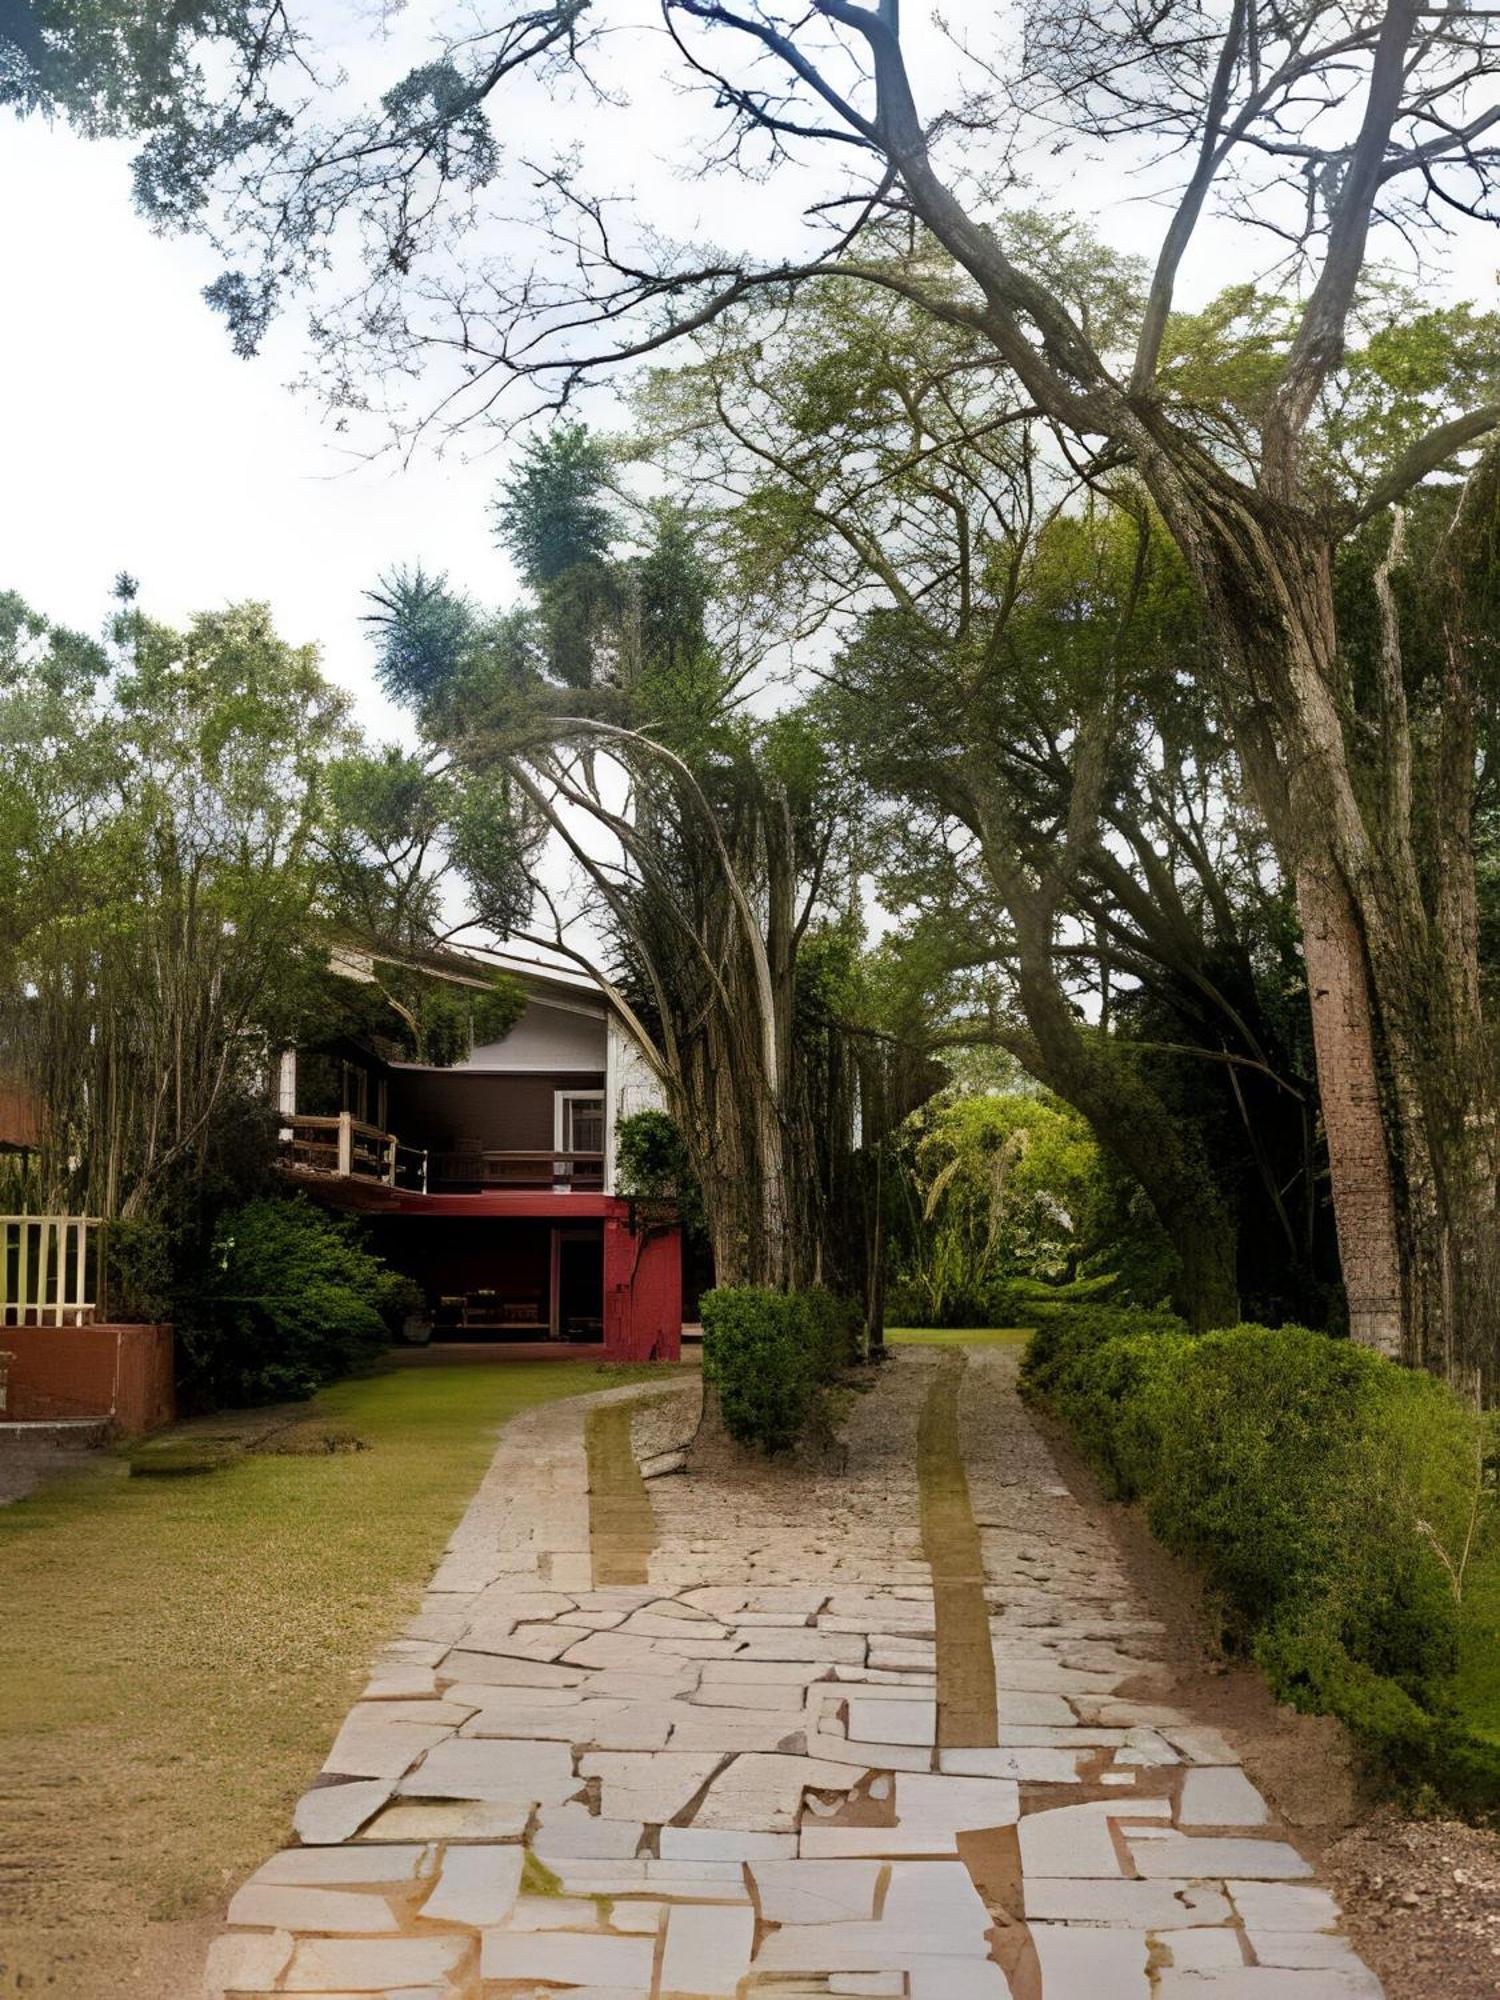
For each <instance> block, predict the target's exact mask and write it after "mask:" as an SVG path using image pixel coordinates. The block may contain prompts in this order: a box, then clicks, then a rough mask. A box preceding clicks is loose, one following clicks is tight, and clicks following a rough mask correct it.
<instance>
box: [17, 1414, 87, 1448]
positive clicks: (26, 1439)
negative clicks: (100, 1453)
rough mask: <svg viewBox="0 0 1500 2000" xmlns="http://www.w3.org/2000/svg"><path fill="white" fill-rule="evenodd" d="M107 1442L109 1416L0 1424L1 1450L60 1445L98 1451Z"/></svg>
mask: <svg viewBox="0 0 1500 2000" xmlns="http://www.w3.org/2000/svg"><path fill="white" fill-rule="evenodd" d="M108 1440H109V1418H108V1417H37V1418H35V1419H33V1420H32V1421H30V1422H27V1423H0V1451H3V1450H4V1449H5V1448H6V1446H7V1445H36V1444H50V1445H61V1446H65V1447H66V1448H67V1449H69V1450H72V1451H97V1450H98V1448H99V1447H100V1445H102V1444H106V1443H107V1442H108Z"/></svg>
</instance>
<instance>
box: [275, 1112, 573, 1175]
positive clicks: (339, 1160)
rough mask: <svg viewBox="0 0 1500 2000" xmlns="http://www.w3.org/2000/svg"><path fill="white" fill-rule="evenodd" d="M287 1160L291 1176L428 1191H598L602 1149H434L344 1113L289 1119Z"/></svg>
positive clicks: (284, 1156) (285, 1137) (285, 1146)
mask: <svg viewBox="0 0 1500 2000" xmlns="http://www.w3.org/2000/svg"><path fill="white" fill-rule="evenodd" d="M281 1163H282V1165H283V1166H284V1167H286V1168H288V1169H289V1170H290V1171H291V1172H292V1173H297V1174H316V1175H320V1176H327V1177H328V1178H330V1179H340V1180H357V1181H383V1182H384V1183H385V1185H386V1186H387V1187H396V1188H408V1189H413V1190H416V1191H418V1192H420V1193H422V1194H429V1193H432V1192H434V1191H435V1190H436V1189H439V1188H447V1189H451V1190H458V1189H463V1188H478V1189H484V1190H487V1189H490V1188H517V1189H520V1188H535V1189H551V1190H552V1191H554V1192H557V1193H567V1192H571V1191H573V1190H576V1191H577V1192H578V1193H580V1194H598V1193H600V1192H601V1191H602V1190H603V1187H604V1155H603V1153H602V1152H584V1153H579V1152H562V1151H559V1150H555V1149H548V1150H547V1151H536V1150H530V1151H518V1150H515V1149H509V1148H504V1147H497V1148H488V1147H487V1148H483V1149H480V1148H477V1147H476V1148H472V1149H468V1150H464V1151H457V1152H443V1153H428V1152H427V1151H426V1150H425V1149H424V1148H422V1147H418V1146H404V1145H402V1143H401V1142H400V1140H399V1139H398V1138H397V1137H396V1135H395V1133H394V1132H382V1131H381V1129H380V1127H379V1126H378V1125H367V1124H365V1123H364V1121H363V1120H362V1119H359V1118H355V1117H353V1116H352V1115H351V1113H349V1112H347V1111H344V1112H341V1113H339V1114H338V1115H337V1116H336V1117H331V1118H314V1117H302V1116H300V1115H299V1116H297V1117H293V1118H289V1119H288V1120H287V1121H286V1123H285V1124H284V1125H283V1127H282V1145H281Z"/></svg>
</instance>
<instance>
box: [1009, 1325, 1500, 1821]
mask: <svg viewBox="0 0 1500 2000" xmlns="http://www.w3.org/2000/svg"><path fill="white" fill-rule="evenodd" d="M1022 1384H1023V1388H1024V1389H1025V1391H1026V1393H1027V1394H1028V1395H1029V1396H1030V1397H1031V1398H1032V1399H1033V1400H1034V1401H1036V1402H1038V1403H1040V1404H1042V1405H1043V1406H1045V1407H1046V1408H1047V1409H1049V1410H1051V1411H1052V1412H1053V1413H1054V1414H1055V1415H1056V1416H1058V1417H1059V1418H1061V1420H1062V1421H1063V1422H1064V1423H1065V1424H1066V1425H1067V1426H1068V1428H1069V1430H1070V1431H1071V1432H1072V1434H1073V1436H1074V1437H1075V1438H1076V1440H1077V1442H1078V1444H1079V1445H1080V1447H1081V1448H1082V1450H1083V1451H1084V1453H1085V1455H1086V1456H1087V1457H1088V1458H1089V1460H1090V1461H1091V1462H1092V1464H1093V1465H1094V1466H1095V1468H1096V1469H1097V1471H1098V1472H1099V1474H1100V1476H1101V1478H1102V1480H1103V1481H1104V1483H1105V1485H1106V1487H1107V1489H1108V1490H1109V1491H1111V1492H1112V1493H1113V1494H1115V1495H1116V1496H1118V1497H1119V1498H1121V1499H1126V1500H1133V1499H1140V1500H1142V1501H1143V1502H1144V1504H1145V1510H1146V1516H1147V1519H1148V1521H1149V1522H1150V1525H1151V1528H1152V1530H1153V1531H1154V1533H1155V1534H1156V1535H1157V1536H1158V1537H1159V1538H1160V1540H1161V1541H1162V1542H1164V1543H1165V1544H1166V1546H1167V1547H1168V1548H1170V1549H1172V1550H1174V1551H1176V1552H1177V1553H1178V1554H1180V1555H1183V1556H1185V1557H1187V1558H1188V1559H1189V1560H1191V1561H1192V1562H1193V1563H1194V1564H1196V1565H1197V1566H1198V1568H1199V1569H1200V1570H1201V1572H1202V1574H1203V1576H1204V1578H1205V1580H1206V1582H1207V1584H1208V1585H1209V1587H1210V1589H1211V1590H1212V1591H1213V1592H1214V1593H1215V1596H1216V1598H1217V1599H1218V1600H1219V1601H1220V1602H1221V1603H1222V1605H1223V1606H1224V1609H1225V1614H1226V1619H1227V1622H1228V1626H1229V1633H1230V1637H1231V1639H1232V1640H1234V1641H1237V1642H1238V1643H1239V1644H1241V1645H1242V1646H1243V1647H1244V1649H1245V1650H1247V1651H1249V1652H1250V1653H1252V1654H1253V1656H1254V1657H1255V1659H1256V1660H1257V1661H1258V1662H1259V1663H1260V1665H1261V1667H1262V1668H1263V1669H1264V1670H1265V1672H1266V1674H1267V1676H1268V1678H1269V1680H1270V1683H1271V1686H1272V1689H1273V1691H1274V1692H1275V1694H1276V1695H1277V1697H1278V1698H1279V1699H1281V1700H1283V1701H1287V1702H1290V1703H1292V1704H1294V1705H1295V1706H1296V1707H1298V1708H1303V1709H1309V1710H1312V1711H1315V1712H1318V1713H1324V1714H1333V1715H1336V1716H1338V1717H1339V1718H1340V1719H1341V1720H1342V1721H1343V1722H1344V1723H1346V1724H1347V1725H1348V1727H1349V1728H1350V1729H1351V1730H1352V1731H1353V1733H1354V1734H1355V1736H1356V1737H1357V1738H1358V1739H1359V1740H1360V1742H1361V1743H1362V1744H1363V1745H1364V1746H1365V1748H1366V1749H1367V1750H1368V1751H1369V1752H1370V1753H1371V1755H1372V1756H1373V1757H1374V1758H1375V1759H1376V1760H1377V1762H1378V1763H1379V1764H1380V1765H1381V1766H1382V1767H1383V1768H1384V1772H1385V1774H1386V1776H1387V1777H1388V1778H1390V1779H1394V1780H1395V1781H1397V1782H1398V1783H1400V1784H1402V1785H1404V1786H1407V1787H1411V1786H1417V1787H1421V1788H1426V1789H1428V1790H1430V1791H1431V1792H1432V1793H1435V1794H1437V1795H1438V1796H1439V1797H1440V1798H1442V1799H1443V1800H1444V1801H1445V1802H1446V1803H1448V1804H1449V1805H1451V1806H1453V1807H1456V1808H1457V1809H1459V1810H1461V1811H1464V1812H1468V1813H1471V1814H1478V1815H1488V1814H1493V1813H1496V1812H1497V1811H1500V1748H1497V1746H1495V1745H1494V1744H1493V1743H1492V1742H1489V1741H1487V1740H1485V1739H1482V1738H1479V1737H1476V1736H1474V1735H1473V1734H1471V1733H1470V1732H1468V1731H1467V1730H1466V1729H1465V1728H1464V1726H1463V1724H1462V1722H1461V1721H1460V1720H1459V1718H1458V1717H1457V1716H1456V1715H1455V1714H1453V1713H1452V1711H1451V1710H1450V1709H1449V1708H1448V1707H1447V1706H1446V1705H1445V1700H1444V1694H1443V1689H1444V1683H1445V1681H1446V1680H1447V1678H1448V1677H1449V1676H1450V1675H1451V1673H1452V1671H1453V1668H1454V1665H1455V1662H1456V1657H1457V1648H1458V1638H1459V1622H1460V1617H1461V1605H1460V1601H1459V1594H1458V1592H1456V1591H1455V1588H1454V1581H1453V1574H1452V1570H1451V1569H1450V1567H1449V1565H1450V1564H1451V1565H1453V1566H1454V1567H1455V1568H1456V1567H1457V1566H1458V1565H1459V1564H1460V1563H1461V1561H1462V1557H1463V1552H1464V1549H1465V1546H1466V1541H1467V1539H1468V1537H1469V1536H1470V1532H1471V1528H1472V1524H1473V1521H1474V1519H1475V1509H1476V1504H1478V1503H1480V1502H1484V1503H1485V1504H1484V1505H1483V1506H1482V1507H1481V1515H1484V1514H1490V1513H1491V1512H1492V1510H1491V1509H1490V1508H1489V1506H1488V1502H1487V1496H1486V1495H1485V1494H1484V1476H1485V1458H1484V1430H1483V1424H1484V1420H1483V1419H1481V1418H1479V1417H1477V1416H1476V1415H1475V1414H1474V1413H1473V1412H1472V1411H1470V1410H1468V1409H1465V1408H1464V1407H1463V1405H1462V1404H1461V1403H1460V1402H1459V1401H1458V1400H1457V1398H1456V1397H1454V1396H1453V1395H1452V1394H1451V1393H1450V1392H1449V1391H1448V1390H1447V1389H1446V1388H1444V1387H1443V1385H1442V1384H1440V1383H1438V1382H1436V1381H1434V1380H1433V1379H1432V1378H1431V1377H1430V1376H1427V1375H1424V1374H1420V1373H1417V1372H1414V1371H1411V1370H1408V1369H1404V1368H1401V1367H1398V1366H1396V1365H1395V1364H1394V1363H1392V1362H1389V1361H1385V1360H1382V1359H1381V1358H1380V1357H1379V1356H1377V1355H1374V1354H1370V1353H1368V1352H1366V1351H1364V1350H1363V1349H1360V1348H1357V1347H1353V1346H1351V1345H1350V1344H1349V1343H1348V1342H1347V1341H1342V1340H1335V1339H1332V1338H1330V1337H1329V1336H1328V1335H1326V1334H1322V1333H1314V1332H1310V1331H1309V1330H1308V1329H1307V1328H1306V1327H1299V1326H1287V1327H1280V1328H1276V1329H1272V1328H1269V1327H1263V1326H1236V1327H1231V1328H1229V1329H1228V1330H1226V1331H1223V1332H1218V1333H1207V1334H1202V1335H1198V1336H1194V1335H1191V1334H1190V1333H1189V1332H1188V1330H1187V1328H1186V1327H1185V1326H1184V1325H1183V1324H1182V1322H1181V1321H1180V1320H1177V1319H1175V1318H1174V1317H1173V1315H1171V1314H1170V1313H1135V1312H1124V1311H1112V1310H1110V1309H1109V1308H1105V1307H1080V1308H1076V1309H1066V1308H1064V1309H1060V1310H1057V1311H1055V1312H1053V1313H1051V1314H1050V1315H1045V1316H1043V1317H1041V1320H1040V1324H1039V1325H1038V1328H1037V1331H1036V1333H1035V1334H1034V1335H1033V1337H1032V1340H1031V1343H1030V1346H1029V1348H1028V1350H1027V1354H1026V1359H1025V1362H1024V1365H1023V1369H1022ZM1487 1529H1488V1532H1490V1533H1493V1532H1494V1523H1493V1519H1492V1518H1491V1519H1490V1520H1489V1521H1488V1524H1487ZM1445 1557H1446V1558H1447V1560H1446V1561H1445Z"/></svg>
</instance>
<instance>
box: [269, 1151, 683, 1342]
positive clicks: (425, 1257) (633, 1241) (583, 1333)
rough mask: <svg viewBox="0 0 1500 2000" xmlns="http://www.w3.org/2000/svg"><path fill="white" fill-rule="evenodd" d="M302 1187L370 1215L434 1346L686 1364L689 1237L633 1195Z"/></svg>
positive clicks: (356, 1184)
mask: <svg viewBox="0 0 1500 2000" xmlns="http://www.w3.org/2000/svg"><path fill="white" fill-rule="evenodd" d="M294 1178H295V1179H296V1181H297V1184H298V1185H299V1186H301V1187H303V1188H305V1189H306V1191H307V1192H308V1193H309V1194H310V1195H312V1196H313V1197H314V1198H315V1199H317V1200H319V1201H321V1202H324V1203H325V1204H327V1205H328V1206H329V1207H332V1208H338V1209H344V1210H351V1211H357V1212H359V1213H361V1214H364V1215H365V1216H367V1217H368V1218H369V1223H370V1231H371V1238H372V1242H373V1246H374V1248H375V1249H376V1250H378V1251H379V1253H380V1254H381V1256H382V1257H384V1258H385V1259H386V1260H387V1262H388V1263H389V1264H390V1265H391V1266H392V1267H393V1268H394V1269H396V1270H398V1271H400V1272H402V1273H404V1274H405V1275H406V1276H407V1277H409V1278H410V1279H411V1280H412V1281H413V1283H414V1284H415V1285H416V1287H417V1288H418V1290H419V1291H420V1293H421V1295H422V1300H423V1305H422V1307H421V1309H420V1311H419V1312H418V1313H417V1314H415V1315H414V1317H416V1318H417V1319H418V1320H420V1322H421V1323H422V1328H423V1330H424V1331H427V1330H430V1336H431V1338H432V1339H434V1340H438V1341H445V1342H446V1341H452V1340H464V1341H476V1342H477V1341H484V1342H501V1341H503V1342H516V1343H525V1342H535V1341H538V1340H547V1341H568V1342H572V1343H579V1342H583V1343H591V1344H597V1345H598V1347H599V1348H600V1350H601V1358H603V1359H605V1360H608V1361H621V1362H626V1361H676V1360H677V1359H678V1358H679V1356H680V1353H681V1345H682V1241H681V1232H680V1231H679V1229H678V1228H677V1226H676V1225H675V1223H670V1222H664V1221H662V1220H661V1219H660V1218H659V1217H657V1216H656V1215H654V1214H650V1213H648V1212H646V1211H645V1209H644V1208H643V1207H642V1206H640V1205H638V1204H636V1203H635V1202H632V1201H630V1200H628V1199H627V1198H625V1197H623V1196H619V1195H606V1194H594V1193H585V1192H584V1191H582V1190H579V1191H576V1192H567V1193H562V1192H551V1191H547V1190H541V1189H503V1188H496V1189H489V1190H486V1191H484V1192H482V1193H476V1194H421V1193H418V1192H416V1191H415V1190H410V1189H405V1188H399V1187H392V1186H390V1185H388V1184H386V1183H383V1182H378V1181H371V1180H367V1179H356V1178H352V1177H351V1178H346V1177H341V1176H333V1175H308V1174H301V1173H299V1174H296V1175H295V1176H294Z"/></svg>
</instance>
